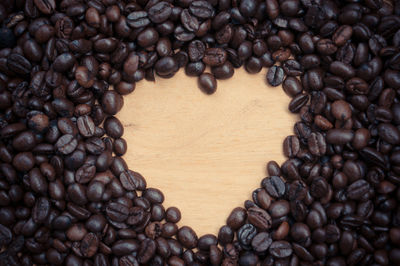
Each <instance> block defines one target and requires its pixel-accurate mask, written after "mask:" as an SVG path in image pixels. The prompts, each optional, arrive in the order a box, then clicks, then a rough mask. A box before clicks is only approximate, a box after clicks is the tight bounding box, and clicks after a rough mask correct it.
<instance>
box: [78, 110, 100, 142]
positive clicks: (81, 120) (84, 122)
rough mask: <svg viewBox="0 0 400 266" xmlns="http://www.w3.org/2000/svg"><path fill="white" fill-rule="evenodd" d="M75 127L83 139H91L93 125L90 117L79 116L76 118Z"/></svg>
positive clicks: (93, 131) (93, 130)
mask: <svg viewBox="0 0 400 266" xmlns="http://www.w3.org/2000/svg"><path fill="white" fill-rule="evenodd" d="M76 123H77V126H78V130H79V132H80V133H81V134H82V135H83V136H84V137H92V136H93V135H94V133H95V125H94V122H93V120H92V118H91V117H90V116H87V115H85V116H80V117H78V119H77V121H76Z"/></svg>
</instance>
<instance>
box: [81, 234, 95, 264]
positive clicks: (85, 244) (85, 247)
mask: <svg viewBox="0 0 400 266" xmlns="http://www.w3.org/2000/svg"><path fill="white" fill-rule="evenodd" d="M98 247H99V239H98V237H97V236H96V235H95V234H94V233H88V234H86V236H85V237H84V238H83V239H82V241H81V245H80V250H81V252H82V255H83V256H85V257H87V258H90V257H92V256H94V255H95V254H96V252H97V249H98Z"/></svg>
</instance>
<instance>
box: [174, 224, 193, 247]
mask: <svg viewBox="0 0 400 266" xmlns="http://www.w3.org/2000/svg"><path fill="white" fill-rule="evenodd" d="M177 237H178V240H179V242H181V243H182V245H183V246H184V247H186V248H194V247H196V246H197V240H198V238H197V235H196V233H195V232H194V231H193V229H192V228H190V227H188V226H182V227H181V228H180V229H179V231H178V235H177Z"/></svg>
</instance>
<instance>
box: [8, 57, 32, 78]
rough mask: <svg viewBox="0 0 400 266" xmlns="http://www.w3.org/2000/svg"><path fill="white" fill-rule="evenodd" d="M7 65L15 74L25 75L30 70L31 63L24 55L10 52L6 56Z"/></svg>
mask: <svg viewBox="0 0 400 266" xmlns="http://www.w3.org/2000/svg"><path fill="white" fill-rule="evenodd" d="M7 66H8V67H9V69H10V70H11V71H13V72H15V73H16V74H19V75H26V74H29V73H30V72H31V69H32V65H31V63H30V62H29V61H28V59H26V58H25V57H23V56H22V55H20V54H16V53H14V54H10V55H9V56H8V58H7Z"/></svg>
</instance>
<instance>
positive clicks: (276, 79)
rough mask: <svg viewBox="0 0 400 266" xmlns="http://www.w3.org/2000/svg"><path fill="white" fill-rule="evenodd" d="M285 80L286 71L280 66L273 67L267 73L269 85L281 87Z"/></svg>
mask: <svg viewBox="0 0 400 266" xmlns="http://www.w3.org/2000/svg"><path fill="white" fill-rule="evenodd" d="M283 79H284V71H283V68H282V67H280V66H273V67H271V68H270V69H268V73H267V81H268V84H269V85H271V86H274V87H276V86H279V85H280V84H281V83H282V82H283Z"/></svg>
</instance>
